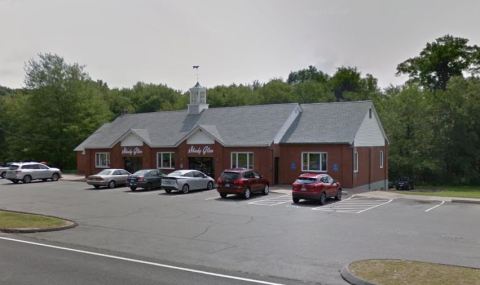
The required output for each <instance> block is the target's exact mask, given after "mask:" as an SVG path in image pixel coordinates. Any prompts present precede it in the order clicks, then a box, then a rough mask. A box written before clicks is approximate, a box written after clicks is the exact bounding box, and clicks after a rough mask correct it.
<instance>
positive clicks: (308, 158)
mask: <svg viewBox="0 0 480 285" xmlns="http://www.w3.org/2000/svg"><path fill="white" fill-rule="evenodd" d="M304 154H307V165H306V166H307V167H309V165H310V154H319V155H320V167H322V154H325V160H326V162H325V170H322V169H320V170H311V169H308V168H305V165H304V164H303V156H304ZM300 161H301V162H302V171H308V172H327V170H328V152H324V151H306V152H302V154H301V156H300Z"/></svg>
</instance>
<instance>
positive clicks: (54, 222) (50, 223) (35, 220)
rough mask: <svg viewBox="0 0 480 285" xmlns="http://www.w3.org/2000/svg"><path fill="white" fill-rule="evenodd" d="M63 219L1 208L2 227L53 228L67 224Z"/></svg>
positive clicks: (0, 219) (0, 223)
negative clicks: (2, 209)
mask: <svg viewBox="0 0 480 285" xmlns="http://www.w3.org/2000/svg"><path fill="white" fill-rule="evenodd" d="M66 224H67V222H66V221H65V220H62V219H58V218H53V217H45V216H42V215H33V214H22V213H15V212H9V211H1V210H0V229H22V228H42V229H45V228H53V227H59V226H64V225H66Z"/></svg>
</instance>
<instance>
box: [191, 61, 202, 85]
mask: <svg viewBox="0 0 480 285" xmlns="http://www.w3.org/2000/svg"><path fill="white" fill-rule="evenodd" d="M192 68H193V70H194V71H195V77H196V78H197V83H198V82H199V81H198V71H199V70H198V69H199V68H200V65H192Z"/></svg>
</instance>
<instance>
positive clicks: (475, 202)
mask: <svg viewBox="0 0 480 285" xmlns="http://www.w3.org/2000/svg"><path fill="white" fill-rule="evenodd" d="M451 202H452V203H467V204H480V200H464V199H452V201H451Z"/></svg>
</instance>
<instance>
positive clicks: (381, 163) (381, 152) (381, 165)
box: [380, 150, 383, 168]
mask: <svg viewBox="0 0 480 285" xmlns="http://www.w3.org/2000/svg"><path fill="white" fill-rule="evenodd" d="M380 168H383V150H381V151H380Z"/></svg>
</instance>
